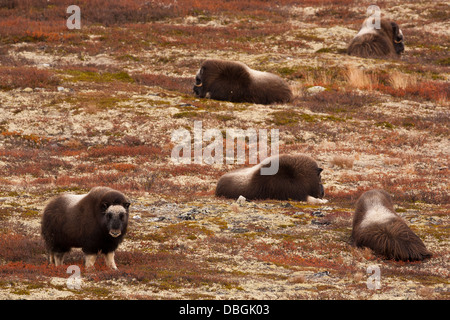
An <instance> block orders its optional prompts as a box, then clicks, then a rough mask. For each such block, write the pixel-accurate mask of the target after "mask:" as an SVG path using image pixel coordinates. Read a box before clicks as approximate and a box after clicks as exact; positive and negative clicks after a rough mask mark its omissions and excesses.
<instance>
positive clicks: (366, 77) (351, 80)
mask: <svg viewBox="0 0 450 320" xmlns="http://www.w3.org/2000/svg"><path fill="white" fill-rule="evenodd" d="M345 78H346V79H347V83H348V85H350V87H352V88H357V89H365V90H369V91H371V90H373V89H374V87H375V86H376V84H377V83H378V78H377V76H376V75H374V74H369V73H367V72H365V71H364V70H363V69H360V68H357V67H354V66H348V67H347V69H346V71H345Z"/></svg>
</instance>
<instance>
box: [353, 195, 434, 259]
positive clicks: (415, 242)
mask: <svg viewBox="0 0 450 320" xmlns="http://www.w3.org/2000/svg"><path fill="white" fill-rule="evenodd" d="M352 240H353V243H354V245H356V246H358V247H368V248H370V249H372V250H373V251H374V252H375V253H377V254H379V255H382V256H385V257H386V258H387V259H394V260H403V261H407V260H410V261H414V260H424V259H426V258H429V257H431V253H430V252H429V251H428V250H427V248H426V247H425V245H424V244H423V242H422V240H420V238H419V237H418V236H417V235H416V234H415V233H414V232H413V231H412V230H411V229H410V228H409V227H408V226H407V225H406V223H405V221H404V220H403V219H402V218H401V217H400V216H399V215H397V213H395V211H394V206H393V203H392V199H391V197H390V196H389V194H388V193H387V192H385V191H383V190H370V191H367V192H365V193H363V194H362V195H361V197H360V198H359V199H358V201H357V202H356V210H355V215H354V217H353V230H352Z"/></svg>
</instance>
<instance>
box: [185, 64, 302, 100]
mask: <svg viewBox="0 0 450 320" xmlns="http://www.w3.org/2000/svg"><path fill="white" fill-rule="evenodd" d="M194 92H195V94H196V95H197V96H199V97H200V98H205V97H206V96H207V95H209V97H210V98H211V99H216V100H224V101H231V102H250V103H260V104H272V103H284V102H288V101H290V100H291V99H292V98H293V95H292V92H291V89H290V88H289V85H288V84H287V83H286V81H284V80H283V79H281V78H280V77H279V76H277V75H274V74H272V73H268V72H260V71H256V70H253V69H250V68H249V67H248V66H246V65H245V64H243V63H241V62H234V61H224V60H206V61H205V62H203V64H202V66H201V67H200V70H199V71H198V73H197V75H196V77H195V85H194Z"/></svg>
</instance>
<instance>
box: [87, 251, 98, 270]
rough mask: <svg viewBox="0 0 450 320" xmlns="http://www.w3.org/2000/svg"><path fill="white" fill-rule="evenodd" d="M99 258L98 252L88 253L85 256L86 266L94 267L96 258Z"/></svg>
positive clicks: (88, 267)
mask: <svg viewBox="0 0 450 320" xmlns="http://www.w3.org/2000/svg"><path fill="white" fill-rule="evenodd" d="M96 259H97V255H96V254H86V257H85V266H86V269H92V268H94V264H95V260H96Z"/></svg>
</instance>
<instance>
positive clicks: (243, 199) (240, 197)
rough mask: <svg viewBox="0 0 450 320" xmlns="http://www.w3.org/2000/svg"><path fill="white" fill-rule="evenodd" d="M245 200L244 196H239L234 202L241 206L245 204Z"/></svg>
mask: <svg viewBox="0 0 450 320" xmlns="http://www.w3.org/2000/svg"><path fill="white" fill-rule="evenodd" d="M246 200H247V199H245V197H244V196H239V198H238V199H237V200H236V202H237V203H238V204H240V205H242V204H244V203H245V201H246Z"/></svg>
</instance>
